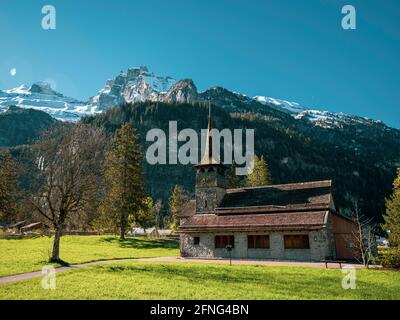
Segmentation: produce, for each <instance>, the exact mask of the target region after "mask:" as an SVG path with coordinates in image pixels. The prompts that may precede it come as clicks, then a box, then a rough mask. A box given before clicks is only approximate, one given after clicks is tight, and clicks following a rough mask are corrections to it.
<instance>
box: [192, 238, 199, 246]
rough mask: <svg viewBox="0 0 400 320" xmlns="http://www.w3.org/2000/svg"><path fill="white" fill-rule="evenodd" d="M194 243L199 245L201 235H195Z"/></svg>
mask: <svg viewBox="0 0 400 320" xmlns="http://www.w3.org/2000/svg"><path fill="white" fill-rule="evenodd" d="M193 244H194V245H199V244H200V237H194V238H193Z"/></svg>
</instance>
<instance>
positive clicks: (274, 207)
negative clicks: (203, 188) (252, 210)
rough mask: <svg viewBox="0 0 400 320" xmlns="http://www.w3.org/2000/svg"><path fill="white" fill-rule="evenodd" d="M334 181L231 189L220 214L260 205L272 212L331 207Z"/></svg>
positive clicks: (220, 208) (220, 209) (227, 193)
mask: <svg viewBox="0 0 400 320" xmlns="http://www.w3.org/2000/svg"><path fill="white" fill-rule="evenodd" d="M331 188H332V181H331V180H325V181H313V182H302V183H291V184H280V185H271V186H262V187H256V188H238V189H228V190H227V192H226V195H225V196H224V198H223V200H222V203H221V205H220V207H219V208H218V209H217V210H218V211H220V213H223V212H226V213H227V212H228V211H229V210H231V211H238V210H239V211H240V210H241V209H244V210H246V209H247V207H259V209H261V208H263V210H267V209H269V211H284V209H285V208H287V209H291V211H292V210H299V209H302V208H304V209H311V208H319V207H321V208H323V207H328V206H329V205H330V203H331V201H332V193H331Z"/></svg>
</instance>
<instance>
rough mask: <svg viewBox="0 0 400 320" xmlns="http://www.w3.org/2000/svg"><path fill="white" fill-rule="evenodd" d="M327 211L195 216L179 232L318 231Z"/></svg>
mask: <svg viewBox="0 0 400 320" xmlns="http://www.w3.org/2000/svg"><path fill="white" fill-rule="evenodd" d="M327 214H328V211H314V212H290V213H274V214H251V215H249V214H244V215H223V216H220V215H215V214H196V215H193V216H192V217H190V218H188V219H187V220H185V221H184V222H183V223H182V224H181V226H180V227H179V231H180V232H196V231H201V232H204V231H223V230H226V231H257V230H265V229H268V230H289V229H290V230H304V229H307V230H309V229H320V228H321V227H323V226H324V225H325V224H326V217H327Z"/></svg>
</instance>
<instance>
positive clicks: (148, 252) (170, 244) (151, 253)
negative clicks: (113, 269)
mask: <svg viewBox="0 0 400 320" xmlns="http://www.w3.org/2000/svg"><path fill="white" fill-rule="evenodd" d="M52 241H53V239H52V238H49V237H40V238H34V239H0V276H5V275H12V274H18V273H24V272H29V271H36V270H41V268H42V267H43V266H44V265H46V264H47V263H46V261H47V260H48V259H49V256H50V253H51V248H52V244H53V242H52ZM178 254H179V250H178V244H177V242H176V241H173V240H158V239H155V240H153V239H152V240H150V239H145V238H130V239H127V240H126V241H119V240H118V238H117V237H114V236H64V237H62V238H61V246H60V257H61V259H63V260H64V261H67V262H69V263H82V262H90V261H95V260H102V259H115V258H149V257H161V256H177V255H178Z"/></svg>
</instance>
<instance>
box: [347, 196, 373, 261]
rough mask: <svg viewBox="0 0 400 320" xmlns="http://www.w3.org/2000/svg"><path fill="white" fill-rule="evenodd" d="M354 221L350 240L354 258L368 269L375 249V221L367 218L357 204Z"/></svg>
mask: <svg viewBox="0 0 400 320" xmlns="http://www.w3.org/2000/svg"><path fill="white" fill-rule="evenodd" d="M353 221H354V223H355V228H354V229H353V231H352V234H351V239H350V240H351V243H352V248H353V251H354V256H355V258H356V259H357V261H358V262H360V263H362V264H363V265H364V266H366V267H367V268H368V267H369V265H370V263H371V260H372V258H373V252H374V249H375V229H374V224H373V219H371V218H366V217H365V216H364V215H362V214H361V210H360V207H359V205H358V203H357V202H355V203H354V210H353Z"/></svg>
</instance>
